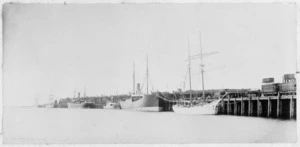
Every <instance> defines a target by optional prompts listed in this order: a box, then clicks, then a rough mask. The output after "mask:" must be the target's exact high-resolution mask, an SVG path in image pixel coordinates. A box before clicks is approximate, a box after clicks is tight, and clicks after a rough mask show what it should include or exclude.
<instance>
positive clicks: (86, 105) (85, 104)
mask: <svg viewBox="0 0 300 147" xmlns="http://www.w3.org/2000/svg"><path fill="white" fill-rule="evenodd" d="M68 108H71V109H72V108H83V109H103V105H102V104H96V103H93V102H68Z"/></svg>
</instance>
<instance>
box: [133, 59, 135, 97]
mask: <svg viewBox="0 0 300 147" xmlns="http://www.w3.org/2000/svg"><path fill="white" fill-rule="evenodd" d="M133 94H135V67H134V62H133Z"/></svg>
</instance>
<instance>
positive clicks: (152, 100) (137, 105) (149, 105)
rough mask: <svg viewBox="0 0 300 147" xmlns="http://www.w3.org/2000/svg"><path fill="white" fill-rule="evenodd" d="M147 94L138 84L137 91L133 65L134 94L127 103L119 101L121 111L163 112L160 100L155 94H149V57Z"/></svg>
mask: <svg viewBox="0 0 300 147" xmlns="http://www.w3.org/2000/svg"><path fill="white" fill-rule="evenodd" d="M146 78H147V93H146V94H143V93H142V91H141V88H140V84H139V83H138V84H137V91H135V71H134V64H133V93H132V94H131V96H130V97H129V98H128V99H126V100H125V101H119V103H120V107H121V109H132V110H138V111H161V110H162V108H161V107H159V105H158V101H159V99H158V98H157V97H156V95H155V94H154V93H151V94H149V92H148V78H149V72H148V56H147V72H146Z"/></svg>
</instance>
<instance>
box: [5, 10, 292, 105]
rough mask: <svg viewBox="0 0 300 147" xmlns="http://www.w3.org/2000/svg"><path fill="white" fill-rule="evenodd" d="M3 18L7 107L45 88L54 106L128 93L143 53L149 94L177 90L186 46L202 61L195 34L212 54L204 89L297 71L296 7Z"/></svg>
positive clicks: (196, 78) (250, 84)
mask: <svg viewBox="0 0 300 147" xmlns="http://www.w3.org/2000/svg"><path fill="white" fill-rule="evenodd" d="M3 15H4V17H3V25H4V35H3V37H4V52H3V54H4V57H3V59H4V60H3V63H4V67H3V88H4V89H3V90H4V91H3V93H4V105H31V104H33V103H34V102H35V99H39V101H40V102H41V101H45V100H47V99H48V96H49V94H50V91H51V89H53V93H54V95H55V96H56V97H73V96H74V90H76V91H77V92H81V93H83V91H84V87H86V91H87V95H89V96H92V95H101V94H106V95H108V94H117V93H118V94H121V93H125V94H128V92H129V91H132V72H133V69H132V66H133V62H135V71H136V82H140V83H143V81H144V79H145V74H146V55H147V54H148V56H149V72H150V79H151V83H152V85H153V86H152V85H150V87H149V89H152V87H153V88H154V90H159V91H165V90H169V91H172V90H176V89H177V88H180V86H182V85H181V84H182V82H183V81H185V77H186V75H187V74H186V73H187V62H186V61H185V60H186V59H187V57H188V37H189V38H190V50H191V51H190V52H191V54H192V55H194V54H199V52H200V47H199V42H200V38H199V31H201V38H202V39H201V43H202V48H203V52H204V53H208V52H215V51H216V52H218V54H214V55H211V56H207V57H206V58H205V59H204V64H205V65H206V66H205V69H207V70H208V71H207V72H206V73H205V75H204V77H205V88H206V89H219V88H260V87H261V80H262V78H265V77H275V78H276V81H277V82H281V80H282V79H281V78H282V75H283V74H285V73H295V71H296V9H295V5H292V4H289V5H284V4H67V5H63V4H6V5H4V8H3ZM199 63H200V62H199V60H193V61H192V89H195V90H198V89H201V88H202V87H201V80H200V73H199ZM218 67H219V68H218ZM186 79H187V78H186ZM186 82H188V81H187V80H186ZM187 85H188V83H186V89H188V86H187ZM144 87H145V86H144Z"/></svg>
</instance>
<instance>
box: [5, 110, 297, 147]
mask: <svg viewBox="0 0 300 147" xmlns="http://www.w3.org/2000/svg"><path fill="white" fill-rule="evenodd" d="M3 115H4V118H3V132H4V137H3V140H4V143H90V144H92V143H252V142H254V143H255V142H272V143H273V142H295V141H296V138H297V135H296V130H297V129H296V127H297V124H296V121H295V120H276V119H266V118H256V117H238V116H226V115H215V116H212V115H207V116H203V115H183V114H176V113H173V112H136V111H124V110H104V109H51V108H48V109H47V108H29V107H27V108H26V107H23V108H22V107H7V108H4V110H3Z"/></svg>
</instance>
